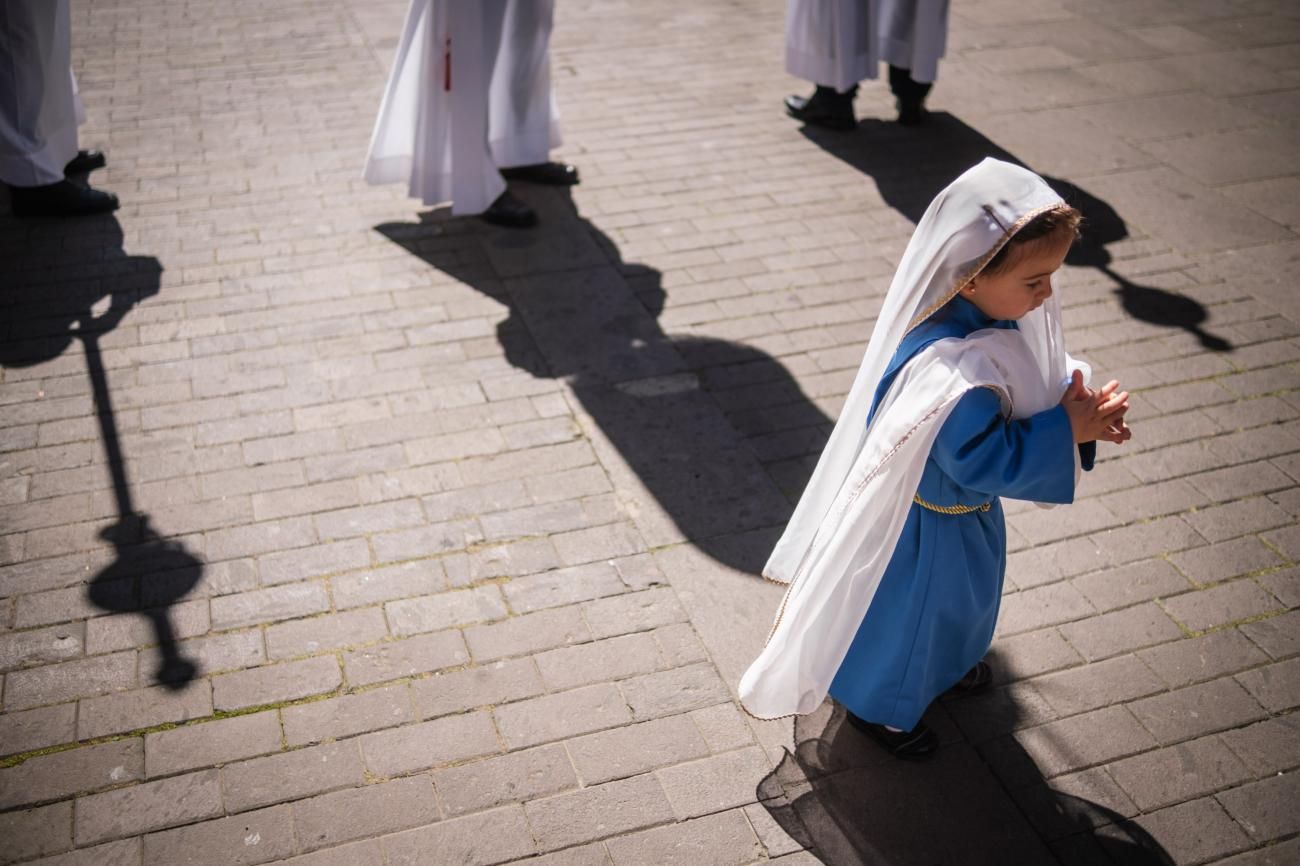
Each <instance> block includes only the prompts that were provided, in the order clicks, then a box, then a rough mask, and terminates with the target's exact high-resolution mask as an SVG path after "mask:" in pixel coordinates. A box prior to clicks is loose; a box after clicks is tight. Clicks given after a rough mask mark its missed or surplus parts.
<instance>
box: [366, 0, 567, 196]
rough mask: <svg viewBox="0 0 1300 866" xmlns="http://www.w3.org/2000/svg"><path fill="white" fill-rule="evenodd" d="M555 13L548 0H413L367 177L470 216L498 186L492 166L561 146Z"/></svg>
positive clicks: (531, 158) (532, 159) (530, 160)
mask: <svg viewBox="0 0 1300 866" xmlns="http://www.w3.org/2000/svg"><path fill="white" fill-rule="evenodd" d="M553 15H554V3H553V2H552V0H411V5H410V8H409V9H408V10H407V14H406V23H405V25H404V26H403V28H402V38H401V41H400V42H399V43H398V47H397V55H396V58H395V59H394V61H393V68H392V71H391V73H390V74H389V78H388V86H387V88H386V90H385V92H384V101H383V103H382V105H381V106H380V109H379V117H378V119H377V120H376V122H375V129H374V133H373V135H372V136H371V139H370V151H369V154H368V155H367V158H366V168H365V178H366V180H367V181H369V182H370V183H373V184H383V183H402V182H405V183H406V184H407V185H408V189H409V190H410V194H411V196H413V197H415V198H419V199H420V200H421V201H423V202H424V204H426V205H434V204H440V203H443V202H451V203H452V212H453V213H456V214H475V213H482V212H483V211H484V210H485V209H486V208H487V206H488V205H490V204H491V203H492V202H493V201H494V200H495V199H496V198H497V196H499V195H501V193H502V192H504V191H505V181H504V180H503V179H502V177H501V174H500V172H499V171H498V169H499V168H507V167H510V166H516V165H532V164H535V163H540V162H545V161H546V160H547V157H548V155H549V153H550V150H551V149H552V148H554V147H558V146H559V144H560V131H559V124H558V113H557V112H556V109H555V104H554V100H553V98H552V91H551V71H550V49H549V44H550V35H551V22H552V18H553Z"/></svg>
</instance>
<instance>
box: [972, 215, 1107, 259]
mask: <svg viewBox="0 0 1300 866" xmlns="http://www.w3.org/2000/svg"><path fill="white" fill-rule="evenodd" d="M1082 222H1083V214H1081V213H1080V212H1079V211H1078V210H1077V209H1075V208H1072V207H1070V206H1069V205H1068V204H1063V205H1061V206H1059V207H1054V208H1052V209H1050V210H1045V211H1043V212H1042V213H1040V214H1039V215H1038V216H1036V217H1034V218H1033V219H1031V220H1030V221H1029V222H1027V223H1025V224H1024V225H1023V226H1022V227H1021V229H1020V231H1018V232H1016V233H1015V234H1014V235H1012V236H1011V238H1010V239H1009V240H1008V241H1007V242H1006V243H1005V244H1003V245H1002V249H1000V250H998V251H997V254H996V255H994V256H993V258H991V259H989V261H988V264H986V265H985V266H984V269H983V270H982V271H981V273H985V274H996V273H1000V272H1002V271H1004V270H1006V269H1007V268H1009V267H1011V266H1012V265H1013V264H1015V263H1016V262H1017V261H1018V260H1019V258H1020V255H1021V253H1022V252H1023V251H1024V250H1026V249H1027V248H1029V247H1031V246H1034V245H1036V244H1051V243H1056V242H1060V241H1063V240H1065V239H1066V238H1069V239H1070V241H1071V242H1073V241H1075V240H1078V238H1079V225H1080V224H1081V223H1082Z"/></svg>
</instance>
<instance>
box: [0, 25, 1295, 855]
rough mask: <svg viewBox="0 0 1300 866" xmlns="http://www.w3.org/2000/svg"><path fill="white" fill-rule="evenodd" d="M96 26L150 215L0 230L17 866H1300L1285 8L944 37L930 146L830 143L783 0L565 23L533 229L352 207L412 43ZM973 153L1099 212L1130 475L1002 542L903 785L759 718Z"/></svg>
mask: <svg viewBox="0 0 1300 866" xmlns="http://www.w3.org/2000/svg"><path fill="white" fill-rule="evenodd" d="M75 6H76V8H75V10H74V58H75V67H76V71H77V73H78V77H79V80H80V82H81V87H82V92H83V95H84V97H85V101H86V104H87V106H88V108H89V111H90V118H91V120H90V124H89V125H88V126H87V127H85V128H84V129H83V142H84V143H85V144H88V145H94V146H101V147H104V148H105V149H106V150H107V151H108V153H109V159H110V167H109V168H108V170H107V171H104V172H101V173H99V174H97V175H96V182H97V183H99V184H100V185H102V186H104V187H106V188H109V189H113V190H115V191H117V192H118V193H119V194H120V195H121V197H122V199H123V202H124V207H123V208H122V210H121V211H120V212H119V213H118V214H117V218H116V219H103V220H91V221H83V222H77V223H68V224H63V225H58V224H51V223H35V222H33V223H20V222H17V221H14V220H12V219H10V218H9V217H0V262H2V267H3V283H4V289H3V293H0V316H3V324H2V325H0V339H2V340H3V341H4V342H3V343H0V352H2V353H3V355H2V357H0V361H2V362H3V369H2V370H0V406H2V408H0V452H2V453H0V671H2V672H3V673H0V680H2V681H3V704H2V705H0V744H2V745H0V755H4V756H6V757H3V758H2V759H0V862H3V863H14V862H29V861H36V862H39V863H41V864H47V866H52V864H59V866H71V864H95V866H101V864H110V866H117V864H133V866H135V864H149V866H154V864H158V866H163V864H167V866H170V864H208V863H210V864H253V863H264V862H270V861H287V862H292V863H295V864H300V866H307V864H310V866H326V864H343V863H346V864H349V866H377V864H388V866H398V864H415V863H430V864H459V863H474V864H493V863H503V862H515V861H526V862H529V863H536V864H543V863H544V864H552V866H554V864H566V866H567V864H577V866H586V864H593V866H594V864H617V866H623V864H633V863H645V864H690V866H695V864H705V866H726V864H744V863H751V862H765V861H772V862H779V863H782V864H791V866H793V864H810V863H814V862H823V863H827V864H852V863H873V864H874V863H889V864H913V863H926V864H930V863H960V864H966V863H979V862H988V863H1000V864H1002V863H1016V864H1030V863H1052V862H1061V863H1067V864H1075V863H1095V862H1109V860H1108V859H1107V858H1108V857H1114V859H1115V860H1117V861H1120V862H1141V863H1159V862H1176V863H1180V864H1190V863H1205V862H1223V863H1231V864H1234V866H1247V864H1250V866H1262V864H1282V863H1295V862H1300V840H1298V837H1297V834H1300V808H1296V803H1297V802H1300V773H1297V772H1296V768H1297V766H1300V721H1298V719H1300V716H1297V715H1296V714H1295V713H1294V712H1293V709H1294V707H1295V706H1296V705H1297V703H1300V613H1298V612H1296V608H1297V607H1300V568H1297V565H1296V563H1297V560H1300V529H1298V528H1297V525H1296V516H1297V514H1300V492H1298V487H1297V482H1298V481H1300V421H1298V420H1297V418H1298V417H1300V367H1298V362H1300V339H1297V337H1298V335H1300V301H1298V300H1297V298H1298V297H1300V295H1297V293H1296V291H1295V289H1294V285H1293V282H1292V277H1293V272H1294V270H1295V265H1296V263H1297V261H1298V259H1300V242H1298V241H1297V235H1296V232H1297V230H1298V229H1297V226H1298V225H1300V206H1298V205H1297V202H1300V180H1298V179H1297V157H1296V154H1297V152H1298V151H1297V144H1298V140H1300V132H1298V131H1297V126H1296V119H1297V118H1300V50H1298V48H1297V43H1300V20H1298V19H1297V17H1296V8H1295V6H1294V4H1293V3H1288V2H1281V0H1278V2H1269V0H1235V2H1228V0H1219V2H1212V0H1204V2H1173V0H1060V2H1053V0H1015V2H1011V0H957V2H955V3H954V7H955V8H954V9H953V12H952V32H951V45H950V50H949V56H948V59H947V60H946V61H945V62H944V64H943V65H942V67H941V80H940V82H939V85H938V87H937V89H936V91H935V93H934V97H933V102H932V107H933V108H934V110H935V114H934V115H933V117H932V122H931V123H930V124H929V125H928V126H926V127H923V128H920V129H916V130H910V129H903V128H899V127H897V126H896V125H895V124H893V123H892V122H890V120H891V116H892V106H891V105H890V101H889V99H888V97H887V94H886V92H885V88H884V87H883V86H881V85H880V84H879V83H875V84H868V85H866V86H864V88H863V92H862V94H861V96H860V97H859V100H858V111H859V114H860V116H862V117H863V121H862V124H861V126H860V128H859V129H858V130H857V131H856V132H854V133H851V134H843V135H837V134H819V133H817V132H814V131H806V132H805V131H801V130H800V129H799V127H798V125H797V124H795V123H794V122H792V121H790V120H789V119H787V118H785V117H783V116H782V112H781V110H780V100H781V98H782V97H783V96H784V95H785V94H786V93H788V92H791V91H793V90H796V89H800V90H801V89H803V88H804V85H802V84H801V83H797V82H794V81H793V80H791V79H789V78H788V77H787V76H785V74H784V73H783V70H782V63H781V56H782V24H783V4H782V2H780V0H762V2H759V0H752V2H747V3H736V2H723V0H694V2H692V3H676V2H671V0H639V2H628V0H622V2H615V0H565V2H562V3H560V4H559V13H558V14H559V18H558V22H557V30H556V34H555V40H554V49H555V69H556V85H557V90H558V94H559V98H560V100H561V105H562V111H563V117H564V131H565V135H566V140H567V143H566V145H565V147H564V149H563V151H562V153H563V155H564V156H565V157H566V158H569V159H571V160H572V161H574V162H576V163H578V164H579V165H580V166H581V170H582V173H583V183H582V185H581V186H579V187H577V188H576V189H575V190H574V191H573V194H572V197H571V199H570V197H569V196H568V195H567V193H562V192H558V191H555V190H549V189H536V188H534V189H528V188H523V187H521V188H520V190H519V192H520V194H521V195H523V196H524V197H525V198H527V199H528V200H529V201H530V202H532V203H533V204H534V205H535V206H536V207H537V208H538V209H539V210H540V211H541V212H542V214H543V216H544V224H543V226H542V227H541V228H539V229H538V230H536V231H532V232H510V231H505V230H496V229H491V228H488V227H486V226H484V225H481V224H480V223H478V222H477V221H474V220H451V219H449V218H448V217H447V216H446V215H445V214H444V213H442V212H434V213H421V212H420V211H419V209H418V208H417V207H416V206H415V205H414V204H413V203H412V202H411V201H409V200H408V199H406V198H404V197H403V195H402V191H401V190H398V189H394V188H384V189H374V188H369V187H366V186H365V185H364V184H362V183H361V182H360V180H359V179H358V175H359V172H360V167H361V163H362V160H363V156H364V153H365V148H366V143H367V140H368V135H369V130H370V125H371V123H372V121H373V118H374V115H375V111H376V108H377V105H378V102H379V96H380V93H381V89H382V86H383V81H384V77H385V74H386V69H387V64H388V61H389V58H390V56H391V53H392V51H393V48H394V46H395V42H396V35H397V32H398V29H399V27H400V23H401V19H402V15H403V11H404V4H403V3H402V2H400V0H382V2H374V0H370V2H363V0H350V2H349V0H336V2H327V0H316V2H306V0H277V2H264V0H262V2H251V0H231V2H224V3H204V4H194V3H178V2H172V0H118V2H93V3H90V2H79V3H76V4H75ZM986 154H998V155H1002V156H1003V157H1005V158H1013V159H1018V160H1021V161H1023V162H1024V163H1025V164H1027V165H1030V166H1031V167H1033V168H1035V169H1036V170H1038V171H1040V172H1042V173H1044V174H1046V175H1049V176H1051V177H1052V178H1053V179H1054V180H1055V182H1057V183H1060V184H1061V185H1062V189H1069V190H1070V194H1071V197H1072V198H1074V200H1076V201H1077V202H1079V203H1081V204H1082V206H1083V207H1084V210H1085V211H1086V212H1087V214H1088V216H1089V220H1090V241H1089V243H1087V244H1085V245H1084V246H1083V247H1081V248H1080V250H1079V251H1078V252H1077V254H1076V255H1075V256H1074V257H1073V258H1072V259H1071V262H1072V264H1071V266H1070V267H1069V268H1068V269H1067V270H1068V272H1067V273H1066V274H1065V276H1064V279H1063V281H1062V283H1063V285H1062V286H1061V287H1060V292H1061V295H1062V297H1063V299H1064V303H1065V305H1066V310H1067V317H1068V322H1067V325H1068V334H1069V340H1070V343H1071V347H1072V349H1073V350H1074V351H1075V352H1076V354H1082V355H1084V356H1086V357H1088V358H1089V359H1091V360H1092V361H1093V362H1094V364H1095V366H1096V367H1098V368H1099V371H1100V373H1101V374H1102V375H1105V376H1110V375H1115V376H1117V377H1119V378H1120V379H1121V380H1123V381H1124V382H1126V384H1127V385H1128V386H1130V387H1131V388H1133V389H1135V397H1134V409H1133V412H1132V415H1131V416H1130V417H1131V420H1132V421H1133V426H1134V428H1135V431H1136V438H1135V439H1134V441H1133V442H1132V443H1130V444H1129V445H1128V446H1127V447H1125V448H1123V449H1122V450H1121V449H1116V448H1110V447H1106V448H1104V449H1103V462H1102V463H1101V464H1100V465H1099V467H1098V469H1097V470H1096V471H1095V472H1093V473H1092V474H1091V475H1090V476H1089V477H1087V478H1086V480H1085V482H1084V484H1083V486H1082V488H1081V491H1080V496H1079V501H1078V502H1077V503H1076V504H1075V505H1074V506H1072V507H1070V508H1066V509H1057V510H1051V511H1041V510H1038V509H1035V508H1026V507H1013V508H1010V509H1009V511H1010V512H1011V517H1010V525H1011V546H1012V552H1011V556H1010V564H1009V569H1008V577H1007V592H1006V597H1005V603H1004V607H1003V611H1002V615H1001V624H1000V636H999V639H998V641H997V643H996V644H995V648H994V652H993V662H994V665H995V669H996V671H997V675H998V678H999V683H1000V685H999V687H998V688H996V689H994V690H993V692H992V693H991V694H988V695H986V696H983V697H981V698H972V699H967V700H964V701H950V702H942V703H940V704H939V705H938V706H936V707H935V708H933V709H932V711H931V713H930V714H929V717H928V718H929V719H930V721H931V724H932V725H933V726H934V727H935V728H936V729H937V730H938V731H939V732H940V733H941V735H942V737H943V739H944V741H945V745H944V748H943V749H942V751H941V754H940V757H939V758H938V759H937V760H936V761H934V762H933V763H931V764H927V765H920V766H911V765H900V764H898V763H897V762H893V761H890V760H888V759H886V758H884V757H882V756H881V755H880V754H878V753H877V752H876V751H875V750H873V748H872V747H871V746H869V745H867V744H864V743H862V742H860V741H859V740H858V739H857V738H856V736H855V735H854V734H853V733H852V731H851V730H849V729H845V728H843V727H842V725H841V722H842V719H841V716H840V714H839V713H836V712H831V710H830V708H829V707H827V708H824V709H823V711H822V712H820V713H818V714H816V715H814V716H812V717H809V718H805V719H800V720H799V722H798V723H797V724H794V725H791V723H790V722H789V721H787V722H784V723H758V722H755V721H752V720H749V719H747V718H746V717H745V716H744V715H743V714H742V713H741V712H740V711H739V709H738V707H737V704H736V703H735V702H734V700H733V690H734V687H735V684H736V682H737V680H738V678H739V675H740V672H741V671H742V670H743V668H744V666H745V665H746V663H747V662H748V661H749V659H750V658H752V656H753V655H754V653H755V652H756V650H757V648H758V647H759V646H760V644H761V642H762V640H763V639H764V636H765V634H766V630H767V626H768V624H769V622H770V617H771V615H772V612H773V610H774V608H775V605H776V603H777V601H778V598H779V594H780V590H779V588H778V587H776V586H774V585H771V584H766V583H764V582H762V581H760V580H759V579H758V578H757V577H755V576H754V573H755V572H756V571H757V568H758V566H759V565H760V564H761V562H762V560H763V559H764V558H765V555H766V553H767V552H768V550H769V549H770V546H771V543H772V541H773V540H774V538H775V535H776V533H777V532H778V531H779V529H780V527H781V525H782V523H783V521H784V520H785V518H786V517H787V516H788V513H789V510H790V507H791V506H790V503H791V500H792V499H793V498H794V497H796V496H797V494H798V491H799V489H800V487H801V485H802V483H803V481H804V479H805V478H806V476H807V474H808V472H809V471H810V467H811V465H812V461H813V460H814V459H815V455H816V454H817V452H818V450H819V448H820V446H821V444H822V443H823V441H824V439H825V435H826V433H827V430H828V425H829V420H828V419H830V418H833V417H834V416H835V414H836V412H837V411H838V408H839V405H840V401H841V400H842V396H843V394H844V392H845V391H846V390H847V388H848V385H849V383H850V380H851V378H852V376H853V373H854V370H855V367H856V364H857V363H858V361H859V359H860V355H861V352H862V349H863V347H864V345H865V342H866V339H867V337H868V335H869V332H870V327H871V321H872V317H873V315H874V313H875V311H876V309H877V308H878V305H879V303H880V299H881V296H882V293H883V292H884V290H885V288H886V285H887V282H888V279H889V276H890V273H891V269H892V266H893V264H894V263H895V262H896V261H897V258H898V256H899V254H900V252H901V250H902V247H903V245H904V244H905V242H906V240H907V237H908V235H909V233H910V231H911V229H912V227H913V224H914V222H915V221H916V219H918V218H919V214H920V212H921V210H922V209H923V207H924V205H925V204H926V202H927V201H928V200H929V198H930V197H931V195H932V194H933V193H934V192H935V191H936V190H937V189H938V188H939V187H940V186H942V185H943V184H944V183H945V182H946V181H947V180H949V179H950V178H951V177H953V176H954V175H955V174H956V173H957V172H958V171H960V170H961V169H963V168H965V167H966V166H967V165H969V164H971V163H973V162H974V161H976V160H977V159H978V158H979V157H981V156H983V155H986ZM1066 182H1068V184H1069V186H1066ZM2 209H3V206H0V210H2ZM107 453H115V454H119V455H120V460H114V461H110V460H109V459H108V458H107V457H106V454H107ZM112 465H116V466H117V467H119V468H120V472H117V473H115V472H114V471H112V470H111V466H112ZM132 514H138V515H143V516H144V518H136V519H132V518H131V517H130V515H132ZM122 515H127V517H125V518H123V517H122ZM133 574H145V575H147V577H146V579H143V580H141V581H139V582H138V585H137V582H136V581H133V580H131V579H129V578H130V576H131V575H133ZM160 681H161V684H160ZM792 738H793V742H792ZM1162 858H1163V859H1162Z"/></svg>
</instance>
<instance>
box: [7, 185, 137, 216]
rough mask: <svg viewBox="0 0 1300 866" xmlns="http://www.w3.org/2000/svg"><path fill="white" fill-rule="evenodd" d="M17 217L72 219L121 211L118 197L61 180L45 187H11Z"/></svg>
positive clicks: (11, 196)
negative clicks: (118, 208)
mask: <svg viewBox="0 0 1300 866" xmlns="http://www.w3.org/2000/svg"><path fill="white" fill-rule="evenodd" d="M9 192H10V198H11V199H12V201H13V211H14V216H16V217H70V216H87V215H89V214H97V213H109V212H111V211H115V210H117V207H118V201H117V196H115V195H113V194H112V193H111V192H104V191H103V190H101V189H90V188H88V187H84V186H78V185H77V184H75V183H73V182H72V181H70V180H61V181H58V182H57V183H51V184H46V185H45V186H15V187H10V189H9Z"/></svg>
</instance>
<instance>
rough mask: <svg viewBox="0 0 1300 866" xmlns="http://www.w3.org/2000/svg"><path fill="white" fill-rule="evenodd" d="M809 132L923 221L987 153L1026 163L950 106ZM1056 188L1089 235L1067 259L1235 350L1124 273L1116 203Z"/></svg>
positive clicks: (1143, 308)
mask: <svg viewBox="0 0 1300 866" xmlns="http://www.w3.org/2000/svg"><path fill="white" fill-rule="evenodd" d="M802 132H803V134H804V135H805V137H807V138H808V139H809V140H810V141H812V142H814V143H815V144H817V146H818V147H820V148H822V149H823V150H825V151H826V152H827V153H830V154H832V155H833V156H835V157H837V158H838V159H841V160H843V161H844V162H846V163H848V164H849V165H851V166H853V167H854V168H856V169H857V170H858V171H860V172H862V173H863V174H866V175H868V176H870V177H871V178H872V179H873V180H874V181H875V182H876V186H877V187H878V188H879V190H880V195H881V197H882V198H884V200H885V203H886V204H888V205H889V206H891V207H893V208H894V209H895V210H897V211H898V212H899V213H901V214H903V215H904V216H906V217H907V218H908V219H910V220H911V221H912V222H913V223H919V222H920V221H921V216H922V215H923V214H924V213H925V209H926V207H928V206H929V204H930V202H931V201H932V200H933V199H934V197H935V196H936V195H937V194H938V193H939V191H940V190H942V189H943V188H944V187H945V186H947V185H948V184H949V183H951V182H952V181H953V180H954V179H955V178H956V177H957V176H958V175H960V174H961V173H962V172H963V171H965V170H966V169H968V168H970V167H971V166H972V165H975V164H976V163H978V162H979V161H980V160H982V159H984V158H985V157H989V156H991V157H994V158H996V159H1000V160H1004V161H1006V162H1011V163H1015V164H1017V165H1023V166H1025V167H1026V168H1029V169H1031V170H1033V166H1031V165H1027V164H1026V163H1025V162H1023V161H1022V160H1020V159H1018V158H1017V157H1016V156H1015V155H1014V154H1011V153H1008V152H1007V151H1006V150H1004V149H1003V148H1001V147H1000V146H998V145H997V144H996V143H995V142H993V141H992V140H990V139H989V138H987V137H985V136H984V135H983V134H982V133H980V132H979V131H978V130H976V129H973V128H971V127H970V126H968V125H966V124H965V123H963V122H962V121H961V120H960V119H959V118H957V117H954V116H953V115H951V114H949V113H948V112H945V111H939V112H934V113H932V114H931V115H930V116H929V121H928V122H927V123H926V124H925V125H923V126H920V127H902V126H899V125H898V124H896V123H888V122H885V121H881V120H875V119H868V120H864V121H862V122H861V123H859V124H858V127H857V129H856V130H854V131H853V132H848V133H844V132H832V131H829V130H824V129H819V128H817V127H812V126H805V127H803V129H802ZM1042 177H1043V179H1044V180H1046V181H1047V183H1048V185H1049V186H1051V187H1052V189H1054V190H1056V191H1057V192H1058V193H1059V194H1060V195H1061V197H1062V198H1064V199H1065V200H1066V201H1067V202H1069V203H1070V204H1071V205H1073V206H1074V207H1076V208H1078V209H1079V210H1080V211H1081V212H1082V213H1083V217H1084V224H1083V227H1082V231H1083V237H1082V238H1081V239H1080V241H1079V242H1078V243H1077V244H1075V245H1074V248H1073V249H1071V251H1070V254H1069V256H1067V257H1066V260H1065V261H1066V263H1067V264H1069V265H1074V266H1076V267H1082V268H1093V269H1095V270H1097V271H1098V272H1099V273H1101V274H1104V275H1105V276H1106V277H1108V278H1109V279H1111V280H1113V281H1114V282H1115V283H1116V285H1117V286H1118V288H1116V289H1115V296H1116V298H1117V300H1118V301H1119V303H1120V305H1121V306H1122V307H1123V309H1124V312H1126V313H1127V314H1128V315H1129V316H1131V317H1133V318H1134V319H1138V320H1140V321H1143V322H1146V323H1147V324H1151V325H1156V326H1158V327H1162V328H1180V329H1182V330H1184V331H1186V332H1188V333H1189V334H1192V335H1193V336H1195V337H1196V338H1197V339H1198V340H1199V341H1200V343H1201V345H1202V346H1204V347H1205V348H1206V349H1210V350H1212V351H1215V352H1231V351H1232V350H1233V346H1232V344H1231V343H1229V342H1228V341H1227V340H1225V339H1223V338H1222V337H1220V336H1217V335H1215V334H1213V333H1210V332H1208V331H1206V330H1205V325H1206V324H1207V323H1208V321H1209V313H1208V312H1207V311H1206V309H1205V307H1204V306H1203V305H1202V304H1200V303H1199V302H1197V301H1196V300H1194V299H1192V298H1189V297H1187V296H1185V295H1180V294H1177V293H1174V292H1169V291H1165V290H1164V289H1160V288H1156V287H1154V286H1143V285H1139V284H1137V283H1134V282H1133V281H1132V280H1129V279H1128V278H1126V277H1124V276H1122V275H1120V274H1118V273H1116V272H1115V270H1114V268H1113V264H1114V257H1113V255H1112V254H1111V252H1110V251H1109V250H1108V249H1107V246H1108V245H1110V244H1114V243H1116V242H1118V241H1121V240H1124V239H1125V238H1127V237H1128V236H1129V232H1128V226H1127V224H1126V223H1125V222H1124V220H1123V218H1122V217H1121V216H1120V215H1119V213H1117V212H1116V210H1115V208H1113V207H1112V206H1111V205H1110V204H1108V203H1107V202H1105V201H1103V200H1102V199H1099V198H1097V197H1096V196H1094V195H1092V194H1091V193H1089V192H1088V191H1087V190H1084V189H1082V188H1080V187H1079V186H1077V185H1076V184H1074V183H1071V182H1070V181H1068V180H1065V179H1063V178H1058V177H1051V176H1048V175H1042Z"/></svg>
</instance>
